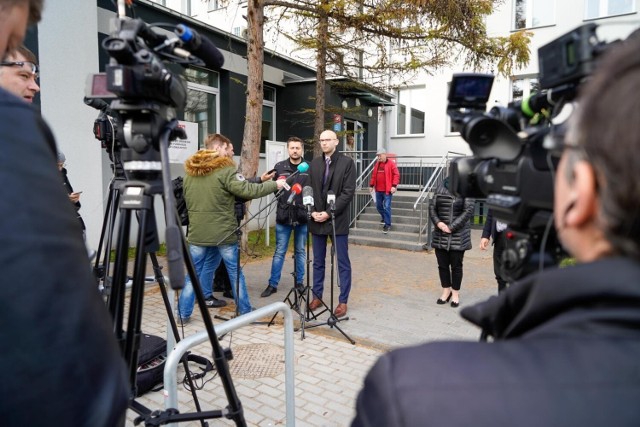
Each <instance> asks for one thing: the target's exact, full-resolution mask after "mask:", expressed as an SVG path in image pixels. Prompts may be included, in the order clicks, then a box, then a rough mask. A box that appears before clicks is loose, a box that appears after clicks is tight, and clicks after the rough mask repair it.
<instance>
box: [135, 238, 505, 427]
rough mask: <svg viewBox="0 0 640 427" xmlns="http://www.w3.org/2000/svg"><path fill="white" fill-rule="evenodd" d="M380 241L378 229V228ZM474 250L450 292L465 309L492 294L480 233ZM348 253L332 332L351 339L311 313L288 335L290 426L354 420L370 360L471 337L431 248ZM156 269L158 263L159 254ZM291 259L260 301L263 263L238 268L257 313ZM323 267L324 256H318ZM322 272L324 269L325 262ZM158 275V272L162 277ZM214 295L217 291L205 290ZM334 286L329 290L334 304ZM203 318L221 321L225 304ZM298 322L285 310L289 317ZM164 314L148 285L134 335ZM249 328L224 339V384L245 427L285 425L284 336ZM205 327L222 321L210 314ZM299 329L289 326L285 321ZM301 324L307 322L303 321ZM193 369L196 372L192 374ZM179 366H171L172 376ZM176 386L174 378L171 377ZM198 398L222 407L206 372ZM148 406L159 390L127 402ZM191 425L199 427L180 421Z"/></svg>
mask: <svg viewBox="0 0 640 427" xmlns="http://www.w3.org/2000/svg"><path fill="white" fill-rule="evenodd" d="M381 237H382V232H381ZM472 242H473V244H474V246H475V247H474V248H473V249H472V250H470V251H468V252H466V254H465V259H464V277H463V282H462V288H461V291H460V307H465V306H467V305H471V304H474V303H476V302H479V301H482V300H485V299H487V298H488V297H490V296H492V295H495V294H496V293H497V284H496V282H495V278H494V276H493V264H492V259H491V256H492V254H491V250H488V251H481V250H480V249H479V248H478V246H479V243H480V230H472ZM349 256H350V258H351V265H352V269H353V281H352V288H351V295H350V298H349V304H348V306H349V311H348V320H345V321H341V322H339V323H338V327H339V328H340V329H341V330H342V331H343V332H344V334H346V335H347V336H349V337H350V338H351V339H353V340H354V341H355V344H351V343H350V342H349V340H348V339H347V338H346V337H345V336H344V335H343V334H342V333H341V332H340V331H338V330H337V329H336V328H332V327H330V326H329V325H328V323H327V318H328V314H327V313H325V314H323V315H319V319H320V320H319V321H318V322H309V323H311V324H317V325H319V326H317V327H312V328H309V327H307V328H305V331H304V332H305V338H304V339H302V333H301V331H299V330H298V331H297V332H294V337H295V338H294V354H295V362H294V366H295V368H294V369H295V425H297V426H326V427H333V426H348V425H349V424H350V422H351V420H352V419H353V416H354V415H355V409H354V408H355V400H356V397H357V394H358V391H359V390H360V388H361V387H362V383H363V380H364V377H365V376H366V374H367V372H368V371H369V369H370V368H371V366H372V365H373V364H374V363H375V361H376V360H377V359H378V357H379V356H380V355H381V354H383V353H384V352H386V351H389V350H391V349H393V348H397V347H401V346H408V345H416V344H420V343H423V342H429V341H435V340H471V341H475V340H478V338H479V335H480V331H479V329H478V328H476V327H475V326H473V325H471V324H469V323H468V322H466V321H465V320H463V319H462V318H460V317H459V314H458V311H459V308H457V309H456V308H452V307H450V305H448V304H446V305H437V304H436V299H437V298H438V297H439V296H440V293H441V287H440V282H439V279H438V271H437V263H436V259H435V254H434V253H433V251H429V252H426V251H423V252H409V251H401V250H394V249H383V248H374V247H368V246H357V245H350V248H349ZM159 261H160V264H163V262H164V260H163V259H161V258H159ZM292 264H293V261H292V260H291V257H287V260H286V262H285V266H284V268H283V274H282V279H281V283H280V285H279V287H278V292H277V293H275V294H272V295H271V296H270V297H268V298H260V293H261V292H262V291H263V290H264V288H265V287H266V286H267V279H268V277H269V271H270V268H271V258H267V259H263V260H259V261H253V262H248V263H246V264H244V266H243V270H244V274H245V277H246V280H247V285H248V290H249V293H250V297H251V302H252V304H253V305H254V307H263V306H266V305H268V304H270V303H273V302H278V301H283V300H284V299H285V297H286V296H287V294H288V292H289V291H290V290H291V288H292V286H293V278H292V276H291V275H290V274H289V273H290V271H292V270H293V265H292ZM327 264H329V260H327ZM328 267H329V266H328ZM165 275H166V273H165ZM329 280H330V272H329V271H327V274H326V282H325V295H324V297H323V299H324V300H325V302H326V303H327V304H328V305H330V302H331V298H330V292H329V289H330V288H329V285H328V283H329ZM215 295H216V296H217V297H220V298H222V297H221V295H220V294H217V293H216V294H215ZM337 296H338V289H337V288H336V289H335V296H334V306H336V305H337ZM228 301H229V302H230V303H231V304H230V305H229V306H227V307H224V308H221V309H210V310H209V312H210V314H211V315H212V316H213V315H220V316H226V317H230V316H232V315H233V312H234V305H233V303H232V302H231V301H230V300H228ZM200 316H201V315H200V313H199V312H198V310H195V311H194V315H193V317H192V321H191V322H190V323H189V324H188V325H185V327H184V334H185V336H190V335H192V334H195V333H197V332H201V331H202V330H203V329H204V324H203V322H202V318H201V317H200ZM297 318H298V316H297V315H296V314H295V313H294V319H297ZM166 319H167V312H166V309H165V307H164V305H163V304H162V299H161V295H160V292H159V289H158V286H157V285H155V284H151V285H147V287H146V290H145V300H144V308H143V319H142V325H143V326H142V330H143V332H145V333H148V334H154V335H160V336H166V323H167V321H166ZM264 320H265V322H262V323H263V324H251V325H249V326H246V327H243V328H241V329H238V330H236V331H234V332H232V333H229V334H227V335H225V336H224V337H223V338H222V339H221V340H220V342H221V345H222V346H223V347H224V348H230V349H231V350H232V352H233V354H234V359H233V360H231V361H230V362H229V367H230V371H231V377H232V382H233V385H234V387H235V390H236V392H237V395H238V397H239V399H240V402H241V403H242V406H243V408H244V416H245V420H246V421H247V424H248V425H249V426H277V425H294V424H292V423H289V424H287V420H286V416H285V387H284V379H285V376H284V330H283V328H284V327H283V322H282V317H281V316H278V317H277V318H276V320H275V322H273V324H272V325H271V326H268V325H267V324H266V323H267V322H268V321H269V320H270V317H269V318H265V319H264ZM213 321H214V324H217V323H219V322H222V320H218V319H216V318H214V320H213ZM295 323H296V326H299V322H297V321H296V322H295ZM308 325H309V324H308ZM193 353H195V354H199V355H202V356H205V357H208V358H209V359H211V346H210V344H209V343H208V342H207V343H204V344H201V345H199V346H197V347H194V348H193ZM196 369H197V368H196ZM183 374H184V373H183V372H182V368H179V370H178V378H179V379H181V378H182V375H183ZM179 381H180V380H179ZM204 382H205V384H204V386H203V389H202V390H200V391H199V392H198V398H199V402H200V405H201V406H202V409H203V410H215V409H221V408H224V407H226V406H227V405H228V401H227V398H226V395H225V392H224V389H223V387H222V385H221V382H220V380H219V378H218V377H217V375H215V373H209V374H208V375H207V376H206V377H205V378H204ZM178 390H179V408H178V409H179V410H180V412H188V411H194V410H195V404H194V402H193V399H192V397H191V395H190V393H189V392H188V391H186V389H185V388H184V387H183V385H182V384H179V385H178ZM137 400H138V402H140V403H142V404H143V405H145V406H147V407H148V408H150V409H163V408H164V395H163V392H162V391H158V392H150V393H147V394H145V395H144V396H142V397H141V398H139V399H137ZM135 416H136V414H135V413H134V412H133V411H131V410H130V411H128V413H127V426H133V425H134V423H133V420H134V418H135ZM209 423H210V424H211V425H213V424H215V425H234V423H233V422H232V421H230V420H226V419H216V420H209ZM179 425H180V426H197V425H200V423H197V422H187V423H180V424H179Z"/></svg>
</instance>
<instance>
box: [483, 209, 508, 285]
mask: <svg viewBox="0 0 640 427" xmlns="http://www.w3.org/2000/svg"><path fill="white" fill-rule="evenodd" d="M506 229H507V224H506V223H504V222H502V221H500V220H498V219H497V218H496V217H494V216H493V211H492V210H491V209H489V212H488V213H487V220H486V221H485V223H484V227H483V228H482V237H481V238H480V249H481V250H483V251H486V250H487V248H488V247H489V239H491V240H492V244H493V274H495V275H496V281H497V282H498V293H500V292H502V291H504V290H505V289H506V288H507V281H506V280H505V279H503V278H502V254H503V253H504V248H505V246H506V241H505V235H504V232H505V230H506Z"/></svg>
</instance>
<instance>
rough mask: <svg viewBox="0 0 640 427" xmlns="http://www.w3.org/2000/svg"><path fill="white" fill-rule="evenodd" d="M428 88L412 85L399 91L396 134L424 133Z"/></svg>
mask: <svg viewBox="0 0 640 427" xmlns="http://www.w3.org/2000/svg"><path fill="white" fill-rule="evenodd" d="M426 103H427V101H426V90H425V88H424V87H412V88H407V89H401V90H399V91H398V106H397V107H396V111H397V113H396V114H397V115H396V123H397V126H396V135H421V134H424V121H425V115H424V111H425V105H426Z"/></svg>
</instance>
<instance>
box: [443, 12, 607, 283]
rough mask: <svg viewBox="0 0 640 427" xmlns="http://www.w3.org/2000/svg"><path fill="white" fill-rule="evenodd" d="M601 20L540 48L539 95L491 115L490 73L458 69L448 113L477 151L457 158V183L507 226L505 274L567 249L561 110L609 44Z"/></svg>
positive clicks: (522, 271) (548, 261) (521, 272)
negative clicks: (561, 206)
mask: <svg viewBox="0 0 640 427" xmlns="http://www.w3.org/2000/svg"><path fill="white" fill-rule="evenodd" d="M596 28H597V25H596V24H594V23H589V24H586V25H583V26H581V27H579V28H577V29H575V30H573V31H570V32H568V33H566V34H564V35H563V36H561V37H559V38H557V39H556V40H553V41H552V42H550V43H548V44H546V45H544V46H542V47H541V48H540V49H539V50H538V59H539V68H540V73H539V82H540V87H541V89H543V91H542V92H540V93H538V94H533V95H531V96H530V97H529V98H527V99H524V100H522V101H518V102H512V103H510V104H509V105H508V106H507V107H506V108H505V107H499V106H494V107H492V108H491V109H490V110H489V112H488V113H485V109H486V104H487V101H488V100H489V94H490V92H491V87H492V85H493V76H492V75H489V74H472V73H466V74H454V76H453V79H452V81H451V86H450V91H449V97H448V101H449V104H448V106H447V114H448V115H449V116H450V117H451V119H452V121H453V123H454V125H455V126H456V127H457V129H458V130H459V131H460V134H461V136H462V138H463V139H464V140H465V141H466V142H467V143H469V146H470V148H471V151H472V152H473V154H474V155H473V157H464V158H460V159H456V160H454V161H453V162H452V163H451V166H450V176H451V188H452V190H453V192H454V193H456V194H458V195H460V196H463V197H475V198H485V197H486V202H487V206H488V207H489V209H492V211H493V213H494V217H496V218H497V219H499V220H501V221H503V222H506V223H508V224H509V231H508V234H507V246H506V249H505V251H504V253H503V265H504V268H505V271H504V272H503V274H504V277H505V278H507V279H509V280H515V279H518V278H520V277H522V276H525V275H526V274H529V273H530V272H533V271H535V270H537V269H541V268H544V267H545V266H549V265H554V264H556V263H557V262H558V260H559V259H560V258H561V257H562V256H563V255H564V252H563V251H562V249H561V246H560V244H559V242H558V241H557V238H556V235H555V230H554V227H553V181H554V172H555V169H556V167H557V161H558V158H557V156H554V155H553V154H554V153H555V152H556V151H557V150H556V151H554V148H556V147H558V146H559V145H558V144H556V141H559V140H561V139H562V137H563V134H564V131H565V126H564V125H563V124H560V123H558V120H557V118H558V114H559V113H560V111H561V110H562V109H563V108H564V107H565V105H566V104H567V103H569V102H570V101H573V100H574V98H575V97H576V95H577V92H578V88H579V86H580V83H581V82H582V80H583V79H584V78H585V77H586V76H588V75H589V74H591V72H592V71H593V69H594V68H595V66H596V59H597V57H598V56H599V55H600V54H601V53H602V52H603V51H604V50H605V49H606V48H608V47H609V45H610V44H611V43H609V44H607V43H603V42H601V41H599V40H598V37H597V35H596Z"/></svg>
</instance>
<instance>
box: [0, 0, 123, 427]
mask: <svg viewBox="0 0 640 427" xmlns="http://www.w3.org/2000/svg"><path fill="white" fill-rule="evenodd" d="M42 7H43V4H42V0H0V57H5V53H6V52H7V51H12V50H13V49H14V48H16V47H17V46H18V45H19V43H20V42H21V41H22V39H23V38H24V34H25V31H26V27H27V24H28V23H30V24H35V23H36V22H38V21H39V20H40V17H41V13H42ZM0 144H1V145H2V150H0V151H1V155H0V180H1V181H2V188H3V189H2V199H3V203H2V204H0V218H2V221H0V248H2V249H1V250H0V270H1V271H2V276H1V277H2V278H1V279H0V330H1V333H2V340H3V347H2V351H1V352H0V363H1V364H2V366H3V367H4V369H3V373H2V381H1V384H2V399H1V400H0V424H2V425H3V426H42V425H56V426H92V427H96V426H105V427H107V426H117V425H124V417H125V411H126V408H127V401H128V397H129V391H130V389H129V387H128V381H127V377H126V369H125V364H124V360H123V358H122V356H121V353H120V349H119V347H118V344H117V342H116V339H115V337H114V335H113V332H112V325H111V322H110V319H109V315H108V312H107V309H106V307H105V306H104V304H103V302H102V300H101V298H100V296H99V294H98V292H97V289H96V283H95V279H94V278H93V275H92V273H91V270H90V268H89V259H88V257H87V251H86V249H85V246H84V243H83V241H82V237H81V235H80V233H78V232H77V231H78V220H77V214H76V212H75V209H74V208H73V206H72V205H71V203H69V197H68V195H67V194H66V192H65V191H64V188H63V186H62V185H60V172H59V171H58V169H57V167H56V144H55V141H54V139H53V136H52V133H51V130H50V129H49V127H48V126H47V125H46V124H45V122H44V121H43V120H42V118H41V117H40V114H39V113H38V112H36V111H35V110H34V109H33V108H32V107H31V106H30V105H28V104H27V103H26V102H25V101H24V99H20V98H18V97H16V96H14V95H12V94H11V93H9V92H7V91H6V90H5V89H0Z"/></svg>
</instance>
